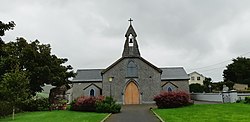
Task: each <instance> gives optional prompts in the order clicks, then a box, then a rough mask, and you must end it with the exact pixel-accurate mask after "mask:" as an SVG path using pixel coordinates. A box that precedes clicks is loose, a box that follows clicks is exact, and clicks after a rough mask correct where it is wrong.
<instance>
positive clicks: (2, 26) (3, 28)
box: [0, 21, 16, 36]
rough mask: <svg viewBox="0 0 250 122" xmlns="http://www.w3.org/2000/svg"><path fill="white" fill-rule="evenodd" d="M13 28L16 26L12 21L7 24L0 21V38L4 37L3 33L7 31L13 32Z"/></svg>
mask: <svg viewBox="0 0 250 122" xmlns="http://www.w3.org/2000/svg"><path fill="white" fill-rule="evenodd" d="M15 26H16V24H15V23H14V21H10V22H8V23H7V24H5V23H3V22H2V21H0V36H4V34H5V33H4V32H5V31H7V30H13V29H14V27H15Z"/></svg>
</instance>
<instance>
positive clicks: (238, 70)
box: [223, 57, 250, 86]
mask: <svg viewBox="0 0 250 122" xmlns="http://www.w3.org/2000/svg"><path fill="white" fill-rule="evenodd" d="M226 68H227V69H225V70H224V71H223V76H224V81H232V82H234V83H242V84H248V85H249V86H250V58H246V57H238V58H236V59H233V63H231V64H229V65H228V66H227V67H226Z"/></svg>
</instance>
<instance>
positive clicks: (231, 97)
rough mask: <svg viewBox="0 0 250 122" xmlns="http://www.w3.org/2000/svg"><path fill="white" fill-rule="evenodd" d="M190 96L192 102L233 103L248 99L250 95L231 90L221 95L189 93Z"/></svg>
mask: <svg viewBox="0 0 250 122" xmlns="http://www.w3.org/2000/svg"><path fill="white" fill-rule="evenodd" d="M190 96H191V99H192V100H200V101H212V102H222V103H228V102H231V103H234V102H236V101H237V100H244V99H245V97H250V93H237V92H236V91H234V90H232V91H228V92H222V93H191V94H190Z"/></svg>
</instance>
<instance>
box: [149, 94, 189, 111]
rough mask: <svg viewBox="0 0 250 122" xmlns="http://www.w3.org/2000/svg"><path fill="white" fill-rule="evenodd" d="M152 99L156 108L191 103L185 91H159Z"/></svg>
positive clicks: (174, 106)
mask: <svg viewBox="0 0 250 122" xmlns="http://www.w3.org/2000/svg"><path fill="white" fill-rule="evenodd" d="M154 101H155V102H156V105H157V107H158V108H177V107H182V106H187V105H191V104H192V102H191V100H190V97H189V94H187V93H186V92H161V93H160V94H159V95H157V96H155V97H154Z"/></svg>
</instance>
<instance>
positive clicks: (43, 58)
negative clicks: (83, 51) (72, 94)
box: [0, 38, 75, 95]
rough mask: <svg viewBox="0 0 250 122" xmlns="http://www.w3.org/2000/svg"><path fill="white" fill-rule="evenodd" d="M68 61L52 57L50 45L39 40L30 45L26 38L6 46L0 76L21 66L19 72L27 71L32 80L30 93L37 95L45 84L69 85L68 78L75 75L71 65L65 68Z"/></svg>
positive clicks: (0, 63) (0, 64)
mask: <svg viewBox="0 0 250 122" xmlns="http://www.w3.org/2000/svg"><path fill="white" fill-rule="evenodd" d="M67 61H68V60H67V59H66V58H58V57H57V56H56V55H51V47H50V45H49V44H40V42H39V41H38V40H35V41H31V42H30V43H28V42H27V41H26V40H25V39H24V38H17V41H16V42H9V43H6V44H5V45H4V52H3V55H2V58H0V68H1V70H0V76H1V75H3V74H5V73H6V72H10V71H11V70H13V68H14V67H15V66H16V65H17V64H19V70H21V71H26V72H27V75H28V76H29V78H30V83H29V85H30V92H31V94H32V95H35V94H36V92H41V91H42V88H41V87H42V86H44V84H45V83H46V84H52V85H53V86H62V85H67V84H68V83H69V80H68V78H70V77H73V76H74V75H75V74H74V73H73V71H72V69H73V68H72V67H71V66H70V65H68V66H64V65H63V64H64V63H66V62H67Z"/></svg>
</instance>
